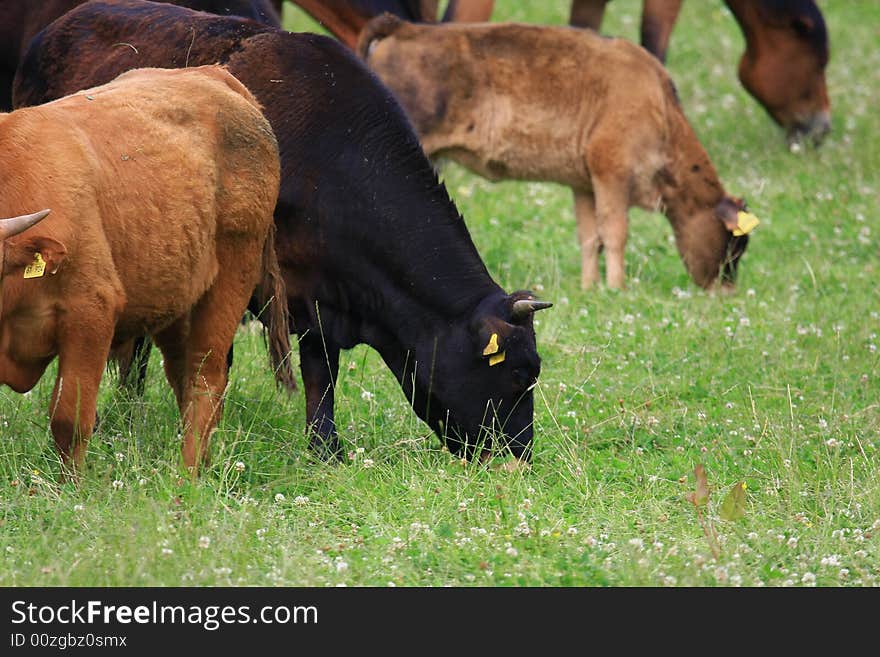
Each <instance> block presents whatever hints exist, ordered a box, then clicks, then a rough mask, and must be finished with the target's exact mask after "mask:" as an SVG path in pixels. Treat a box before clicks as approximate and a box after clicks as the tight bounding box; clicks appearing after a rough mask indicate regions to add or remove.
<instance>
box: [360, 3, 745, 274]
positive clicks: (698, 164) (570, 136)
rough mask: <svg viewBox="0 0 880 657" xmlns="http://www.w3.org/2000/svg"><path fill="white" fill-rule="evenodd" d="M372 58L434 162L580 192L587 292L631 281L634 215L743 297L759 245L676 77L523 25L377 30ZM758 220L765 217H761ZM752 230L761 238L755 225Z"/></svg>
mask: <svg viewBox="0 0 880 657" xmlns="http://www.w3.org/2000/svg"><path fill="white" fill-rule="evenodd" d="M359 53H360V55H361V56H362V57H363V58H364V59H365V60H366V61H367V63H368V64H369V65H370V67H371V68H372V69H373V70H374V71H376V73H378V75H379V77H380V78H381V79H382V80H383V81H384V82H385V83H386V84H387V85H388V86H389V87H390V88H391V89H392V90H393V91H394V92H395V93H396V94H397V97H398V100H399V101H400V102H401V104H402V105H403V107H404V109H405V110H406V111H407V112H408V114H409V116H410V118H411V119H412V121H413V124H414V126H415V128H416V131H417V132H418V133H419V136H420V138H421V141H422V146H423V147H424V149H425V152H426V153H428V155H429V156H435V157H443V156H446V157H449V158H451V159H453V160H456V161H457V162H460V163H461V164H463V165H464V166H466V167H468V168H469V169H471V170H472V171H474V172H476V173H478V174H480V175H482V176H484V177H486V178H488V179H490V180H501V179H520V180H542V181H551V182H557V183H561V184H564V185H568V186H570V187H571V188H572V190H573V191H574V198H575V214H576V217H577V223H578V233H579V239H580V244H581V250H582V273H581V284H582V286H583V287H584V288H588V287H590V286H591V285H592V284H593V283H595V282H596V281H597V280H598V279H599V260H598V258H599V251H600V248H604V250H605V254H606V280H607V282H608V285H609V286H611V287H622V286H623V282H624V257H623V252H624V246H625V244H626V237H627V210H628V208H629V207H631V206H633V205H637V206H640V207H643V208H646V209H656V208H658V207H660V208H661V209H663V210H664V212H665V214H666V216H667V217H668V219H669V221H670V223H671V224H672V228H673V231H674V232H675V239H676V243H677V245H678V250H679V253H680V254H681V257H682V259H683V260H684V264H685V266H686V267H687V270H688V271H689V272H690V275H691V277H692V278H693V279H694V281H695V282H696V283H697V284H699V285H701V286H703V287H706V288H708V287H710V286H712V285H713V284H714V283H715V282H716V281H717V280H718V278H719V273H721V274H722V276H721V278H722V280H723V282H724V283H725V285H728V286H729V285H732V283H733V281H734V277H735V273H736V266H737V262H738V260H739V257H740V256H741V255H742V253H743V251H744V250H745V247H746V243H747V240H748V237H747V236H746V235H745V234H742V233H743V232H744V231H743V230H742V226H740V225H739V217H742V216H744V214H742V211H743V210H744V205H743V203H742V201H740V200H738V199H735V198H732V197H730V196H727V194H725V192H724V189H723V187H722V186H721V183H720V182H719V181H718V177H717V175H716V173H715V169H714V167H713V166H712V163H711V162H710V161H709V157H708V156H707V155H706V151H705V150H704V149H703V147H702V146H701V145H700V143H699V141H697V138H696V135H694V132H693V130H692V129H691V127H690V125H689V124H688V122H687V120H686V119H685V116H684V114H683V113H682V109H681V106H680V105H679V103H678V98H677V97H676V94H675V88H674V85H673V83H672V81H671V80H670V79H669V76H668V75H667V73H666V71H665V70H664V68H663V66H662V65H661V64H660V63H659V62H658V61H657V60H656V59H654V58H653V57H651V56H650V55H649V54H648V53H647V52H646V51H645V50H644V49H642V48H640V47H639V46H636V45H634V44H632V43H629V42H628V41H624V40H621V39H606V38H604V37H600V36H598V35H597V34H596V33H595V32H592V31H590V30H578V29H575V28H570V27H540V26H535V25H521V24H516V23H496V24H492V23H472V24H450V25H442V26H436V25H434V26H432V25H414V24H412V23H406V22H404V21H401V20H399V19H398V18H396V17H394V16H391V15H388V14H386V15H385V16H380V17H378V18H376V19H374V20H373V21H371V22H370V23H368V24H367V26H366V28H364V31H363V32H362V34H361V42H360V46H359ZM750 220H751V219H750ZM748 228H749V229H751V226H749V227H748Z"/></svg>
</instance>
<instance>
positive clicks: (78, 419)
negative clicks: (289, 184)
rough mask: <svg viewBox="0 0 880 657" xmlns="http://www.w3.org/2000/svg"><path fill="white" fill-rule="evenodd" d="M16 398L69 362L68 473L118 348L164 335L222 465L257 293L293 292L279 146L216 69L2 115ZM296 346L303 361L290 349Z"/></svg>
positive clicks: (188, 442)
mask: <svg viewBox="0 0 880 657" xmlns="http://www.w3.org/2000/svg"><path fill="white" fill-rule="evenodd" d="M0 171H2V172H3V176H2V179H0V180H2V182H0V216H3V217H11V216H16V215H22V214H23V213H27V212H29V211H30V210H32V209H33V208H47V209H48V210H51V213H50V214H49V215H48V217H46V218H44V219H42V221H40V222H39V223H36V224H35V225H33V226H32V227H29V226H31V225H32V224H34V221H35V220H36V219H38V218H42V217H40V215H45V214H46V212H41V213H39V214H38V215H37V216H36V217H32V218H31V219H10V220H4V221H3V223H2V224H0V237H2V238H3V239H2V241H0V253H2V257H0V262H2V271H0V274H2V279H0V280H2V297H0V313H2V314H0V384H6V385H8V386H10V387H11V388H12V389H13V390H15V391H17V392H27V391H28V390H30V389H31V388H33V386H34V385H36V383H37V381H39V379H40V377H41V376H42V375H43V372H44V371H45V369H46V367H47V366H48V365H49V363H50V362H51V361H52V360H53V359H54V358H55V357H56V356H57V357H58V377H57V380H56V382H55V389H54V391H53V393H52V399H51V402H50V405H49V413H50V417H51V425H52V433H53V435H54V437H55V443H56V445H57V447H58V451H59V453H60V455H61V459H62V461H63V463H64V465H65V466H67V467H69V468H71V469H73V470H76V469H77V468H79V467H80V466H81V465H82V463H83V458H84V456H85V451H86V446H87V444H88V439H89V436H90V435H91V433H92V429H93V424H94V420H95V403H96V398H97V394H98V386H99V383H100V381H101V375H102V372H103V370H104V366H105V363H106V361H107V357H108V354H109V352H110V350H111V348H113V347H116V346H119V345H122V344H125V343H127V342H130V341H131V340H132V339H133V338H135V337H136V336H138V335H141V334H142V333H143V332H147V333H149V334H151V335H152V336H153V338H154V340H155V342H156V344H157V345H158V346H159V348H160V349H161V350H162V354H163V356H164V359H165V373H166V375H167V378H168V381H169V383H170V384H171V387H172V389H173V390H174V394H175V396H176V398H177V402H178V405H179V408H180V413H181V418H182V421H183V425H184V429H183V433H184V440H183V448H182V451H183V462H184V464H185V465H186V466H187V467H189V468H192V469H193V471H195V469H196V468H197V466H198V463H199V462H200V460H201V459H202V458H203V457H204V456H205V455H206V449H207V445H208V439H209V437H210V434H211V432H212V431H213V429H214V427H215V425H216V423H217V421H218V419H219V417H220V414H221V410H222V403H223V402H222V399H223V393H224V390H225V388H226V383H227V371H226V353H227V352H228V351H229V348H230V346H231V344H232V339H233V336H234V334H235V331H236V328H237V326H238V322H239V319H240V318H241V315H242V313H243V312H244V310H245V308H246V306H247V304H248V300H249V298H250V297H251V294H252V293H253V291H254V288H255V287H256V286H257V285H258V284H260V283H261V282H264V283H265V284H266V285H267V286H268V287H270V288H271V291H272V294H273V295H274V297H275V298H276V299H278V301H277V302H275V301H273V305H274V306H275V308H276V310H275V312H274V313H273V314H272V316H273V320H274V321H275V322H276V335H280V336H281V339H282V340H283V341H285V342H286V339H287V324H286V321H287V315H286V312H284V307H283V302H282V301H281V299H283V297H284V295H285V292H284V286H283V282H282V279H281V277H280V272H279V270H278V263H277V260H276V258H275V251H274V237H273V235H274V229H273V225H272V211H273V209H274V207H275V201H276V199H277V192H278V185H279V160H278V147H277V144H276V141H275V138H274V135H273V134H272V129H271V127H270V125H269V123H268V122H267V121H266V120H265V118H264V117H263V116H262V114H261V112H260V110H259V105H258V104H257V102H256V100H255V99H254V97H253V96H252V95H251V94H250V92H248V91H247V89H245V88H244V86H243V85H242V84H241V83H240V82H239V81H238V80H236V79H235V78H234V77H233V76H232V75H230V74H229V73H228V72H227V71H226V70H224V69H223V68H221V67H218V66H206V67H201V68H196V69H187V70H180V71H174V70H158V69H144V70H140V71H133V72H131V73H127V74H125V75H122V76H120V77H119V78H117V79H116V80H113V81H112V82H110V83H108V84H105V85H104V86H100V87H95V88H91V89H87V90H85V91H82V92H80V93H77V94H74V95H71V96H69V97H66V98H63V99H61V100H58V101H57V102H54V103H48V104H45V105H40V106H37V107H31V108H26V109H20V110H17V111H15V112H12V113H11V114H2V115H0ZM286 346H289V345H286Z"/></svg>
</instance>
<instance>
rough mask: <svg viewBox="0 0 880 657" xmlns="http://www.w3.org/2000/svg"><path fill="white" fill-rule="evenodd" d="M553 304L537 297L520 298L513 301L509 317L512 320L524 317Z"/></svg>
mask: <svg viewBox="0 0 880 657" xmlns="http://www.w3.org/2000/svg"><path fill="white" fill-rule="evenodd" d="M552 305H553V304H552V303H550V302H549V301H538V300H537V299H520V300H519V301H514V302H513V308H512V309H511V311H510V318H511V319H513V320H514V321H517V320H520V319H525V318H526V317H528V316H529V315H531V314H532V313H533V312H535V311H536V310H544V308H549V307H550V306H552Z"/></svg>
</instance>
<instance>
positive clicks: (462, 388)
mask: <svg viewBox="0 0 880 657" xmlns="http://www.w3.org/2000/svg"><path fill="white" fill-rule="evenodd" d="M98 25H100V26H101V29H100V30H98V29H97V26H98ZM144 25H150V29H149V30H144V29H143V26H144ZM189 34H195V35H196V38H195V40H194V41H193V44H194V45H193V48H192V50H191V52H189V56H190V63H192V64H197V63H201V62H204V61H220V62H225V63H226V64H227V66H228V68H229V70H230V72H232V73H233V74H235V75H236V77H238V78H239V79H240V80H241V81H242V82H243V83H244V84H245V85H246V86H247V87H248V88H249V89H250V90H251V91H252V92H253V93H254V95H255V96H256V97H257V99H258V100H259V101H260V103H261V104H262V105H263V108H264V112H265V114H266V117H267V118H268V119H269V121H270V123H271V124H272V126H273V128H274V130H275V133H276V136H277V138H278V143H279V149H280V152H281V172H282V174H281V192H280V197H279V199H278V205H277V208H276V211H275V223H276V227H277V230H278V235H277V252H278V258H279V262H280V264H281V267H282V273H283V275H284V278H285V282H286V284H287V292H288V302H289V309H290V312H291V314H292V317H293V325H294V328H295V330H296V332H297V333H298V334H299V336H300V340H299V349H300V367H301V370H302V378H303V384H304V387H305V394H306V419H307V422H308V426H309V428H310V430H311V432H310V436H311V445H312V447H313V449H315V450H316V451H317V452H318V453H319V454H321V455H322V456H323V457H325V458H331V457H335V456H338V455H339V453H340V452H341V447H340V445H339V442H338V439H337V436H336V428H335V422H334V417H333V406H334V386H335V381H336V376H337V372H338V367H339V353H340V350H341V349H348V348H351V347H353V346H355V345H357V344H360V343H366V344H368V345H370V346H372V347H373V348H375V349H376V350H377V351H378V352H379V353H380V354H381V356H382V358H383V360H384V361H385V363H386V364H387V365H388V367H389V368H390V369H391V370H392V372H393V373H394V375H395V377H396V378H397V380H398V382H399V383H400V385H401V387H402V388H403V391H404V393H405V395H406V398H407V400H408V401H409V402H410V403H411V404H412V406H413V409H414V410H415V412H416V413H417V414H418V415H419V417H420V418H422V419H423V420H424V421H425V422H427V423H428V424H429V425H430V426H431V428H432V429H433V430H434V431H435V432H436V433H437V434H438V436H440V438H441V440H443V441H444V442H445V443H446V444H447V445H448V446H449V448H450V450H451V451H453V452H456V453H464V454H466V455H468V456H470V455H473V454H474V453H475V444H476V443H478V442H479V440H480V439H481V438H482V437H483V436H487V442H485V443H483V451H482V452H479V453H480V455H481V456H483V455H485V454H486V453H488V451H489V450H490V449H491V448H492V444H491V443H490V442H488V440H489V439H490V438H491V434H492V432H493V430H497V433H498V437H499V438H500V439H501V440H500V441H499V442H501V443H502V446H503V445H505V444H506V447H507V448H508V449H509V451H510V452H511V453H513V455H514V456H516V457H518V458H520V459H525V460H528V459H529V458H530V457H531V451H532V436H533V430H532V419H533V414H534V410H533V406H534V402H533V392H532V386H533V384H534V383H535V381H536V379H537V377H538V374H539V371H540V358H539V357H538V353H537V349H536V347H535V333H534V329H533V327H532V315H533V313H534V311H535V310H538V309H541V308H545V307H547V306H549V305H550V304H548V303H546V302H540V301H537V300H535V299H534V298H532V296H531V295H530V294H529V293H528V292H525V291H518V292H514V293H512V294H506V293H505V292H504V290H502V289H501V288H500V287H499V286H498V284H497V283H495V281H494V280H493V279H492V278H491V277H490V275H489V273H488V272H487V270H486V267H485V265H484V264H483V261H482V260H481V259H480V256H479V254H478V253H477V250H476V248H475V247H474V245H473V242H472V241H471V238H470V235H469V234H468V230H467V227H466V226H465V223H464V221H463V219H462V218H461V216H460V215H459V213H458V211H457V209H456V207H455V205H454V204H453V203H452V201H451V200H450V199H449V196H448V195H447V193H446V190H445V188H444V187H443V186H442V185H441V184H440V183H439V182H438V180H437V177H436V174H435V173H434V170H433V168H432V167H431V164H430V162H429V161H428V159H427V158H426V157H425V155H424V153H423V152H422V149H421V148H420V146H419V141H418V138H417V137H416V135H415V134H414V133H413V131H412V129H411V127H410V125H409V122H408V121H407V119H406V116H405V115H404V113H403V111H402V110H401V108H400V106H399V105H398V104H397V102H396V101H395V100H394V97H393V96H392V94H391V92H390V91H388V90H387V89H386V88H385V87H384V86H383V85H382V84H380V83H379V81H378V80H377V79H376V78H375V76H373V75H372V74H371V73H370V72H369V71H368V70H367V69H366V67H365V66H364V65H363V64H362V63H361V62H360V61H358V59H357V58H356V57H354V55H353V54H352V53H350V52H349V51H348V50H347V49H346V48H345V47H344V46H342V45H341V44H340V43H338V42H337V41H335V40H333V39H330V38H327V37H322V36H318V35H313V34H293V33H289V32H284V31H282V30H277V29H272V28H268V27H263V26H258V25H255V24H254V23H249V22H247V21H241V20H237V19H234V18H217V17H213V16H207V15H205V14H199V13H196V12H192V11H189V10H186V9H182V8H178V7H171V6H165V5H158V4H156V3H152V2H146V1H144V0H104V1H93V2H91V3H89V4H87V5H83V6H82V7H79V8H78V9H76V10H74V11H73V12H71V13H69V14H68V15H66V16H64V17H62V18H61V19H59V20H58V21H56V22H55V23H53V24H52V25H50V26H49V27H48V28H46V30H44V31H43V32H42V33H41V34H40V35H38V36H37V37H36V38H35V39H34V41H33V43H32V44H31V48H30V49H29V50H28V52H27V54H26V56H25V58H24V60H23V63H22V66H21V68H20V69H19V73H18V76H17V77H16V85H15V94H16V95H15V99H16V103H17V104H19V103H23V104H30V103H36V102H43V101H46V100H49V99H51V98H55V97H57V96H59V95H63V94H64V93H66V92H67V91H68V90H70V89H77V88H79V87H82V86H84V85H87V84H91V83H93V82H97V81H100V79H102V78H104V77H108V76H112V75H114V74H115V73H117V72H119V71H122V70H125V69H127V68H131V67H134V66H144V65H163V66H167V65H180V63H181V62H182V59H183V58H182V57H181V54H182V53H184V52H186V51H187V49H188V48H189V44H190V39H188V38H185V35H189ZM119 42H126V43H131V44H132V45H134V46H135V49H131V48H118V47H114V44H116V43H119ZM175 62H176V63H177V64H175ZM487 429H488V430H489V431H486V430H487ZM496 444H497V443H496Z"/></svg>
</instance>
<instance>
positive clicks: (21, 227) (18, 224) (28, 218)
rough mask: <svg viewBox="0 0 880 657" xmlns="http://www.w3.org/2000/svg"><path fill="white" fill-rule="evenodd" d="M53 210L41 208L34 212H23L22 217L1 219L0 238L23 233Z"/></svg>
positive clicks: (3, 238)
mask: <svg viewBox="0 0 880 657" xmlns="http://www.w3.org/2000/svg"><path fill="white" fill-rule="evenodd" d="M50 212H51V210H40V211H39V212H34V213H33V214H23V215H21V216H20V217H12V218H10V219H0V240H5V239H6V238H7V237H12V236H13V235H18V234H19V233H23V232H24V231H26V230H27V229H28V228H30V227H31V226H33V225H34V224H36V223H37V222H39V221H40V220H42V219H43V218H44V217H45V216H46V215H47V214H49V213H50Z"/></svg>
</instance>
